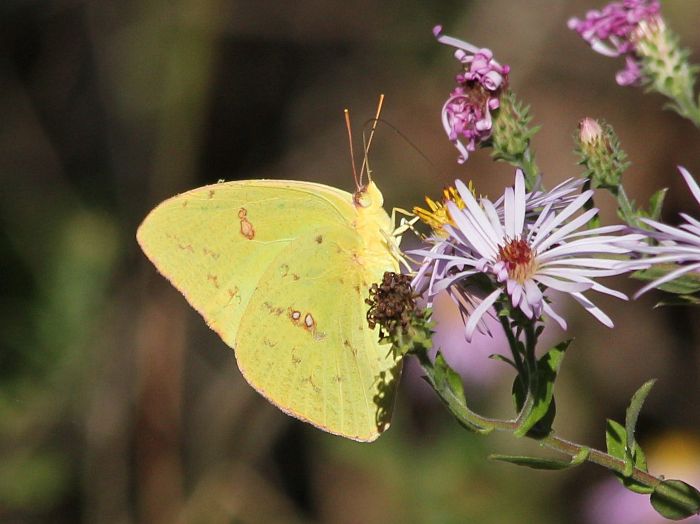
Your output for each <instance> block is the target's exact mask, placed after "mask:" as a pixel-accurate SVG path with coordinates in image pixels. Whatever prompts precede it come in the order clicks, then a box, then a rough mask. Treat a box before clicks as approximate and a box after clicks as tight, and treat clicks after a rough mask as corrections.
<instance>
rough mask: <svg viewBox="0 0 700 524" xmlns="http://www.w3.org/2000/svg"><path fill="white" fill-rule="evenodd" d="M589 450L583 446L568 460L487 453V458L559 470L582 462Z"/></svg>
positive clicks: (529, 466) (518, 464) (530, 466)
mask: <svg viewBox="0 0 700 524" xmlns="http://www.w3.org/2000/svg"><path fill="white" fill-rule="evenodd" d="M589 452H590V449H588V448H583V449H582V450H581V451H580V452H579V453H578V454H577V455H576V456H575V457H573V458H572V459H571V460H570V461H566V460H556V459H545V458H538V457H526V456H521V455H489V459H490V460H500V461H501V462H508V463H510V464H515V465H517V466H526V467H528V468H532V469H547V470H561V469H568V468H572V467H574V466H578V465H579V464H582V463H583V462H585V460H586V459H587V458H588V454H589Z"/></svg>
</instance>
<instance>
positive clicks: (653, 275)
mask: <svg viewBox="0 0 700 524" xmlns="http://www.w3.org/2000/svg"><path fill="white" fill-rule="evenodd" d="M676 269H678V266H676V265H674V264H657V265H655V266H653V267H650V268H649V269H644V270H640V271H635V272H634V273H632V277H633V278H636V279H638V280H645V281H652V280H656V279H658V278H661V277H663V276H664V275H666V274H668V273H670V272H671V271H674V270H676ZM659 289H661V290H663V291H667V292H669V293H675V294H678V295H691V294H693V293H697V292H698V291H700V275H698V274H697V273H686V274H685V275H683V276H681V277H679V278H676V279H675V280H672V281H671V282H666V283H665V284H662V285H660V286H659Z"/></svg>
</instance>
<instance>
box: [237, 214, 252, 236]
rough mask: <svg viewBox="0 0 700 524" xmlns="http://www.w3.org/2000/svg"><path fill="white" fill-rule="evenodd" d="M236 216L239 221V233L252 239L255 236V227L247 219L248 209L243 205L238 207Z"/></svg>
mask: <svg viewBox="0 0 700 524" xmlns="http://www.w3.org/2000/svg"><path fill="white" fill-rule="evenodd" d="M238 218H239V220H240V221H241V235H243V236H244V237H246V238H247V239H248V240H253V239H254V238H255V228H254V227H253V224H251V223H250V221H249V220H248V210H247V209H246V208H244V207H242V208H241V209H239V210H238Z"/></svg>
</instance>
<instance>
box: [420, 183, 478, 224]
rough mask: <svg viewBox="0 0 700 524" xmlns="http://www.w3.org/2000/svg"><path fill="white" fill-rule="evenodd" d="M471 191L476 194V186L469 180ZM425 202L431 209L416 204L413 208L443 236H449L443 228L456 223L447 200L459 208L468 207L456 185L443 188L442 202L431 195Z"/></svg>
mask: <svg viewBox="0 0 700 524" xmlns="http://www.w3.org/2000/svg"><path fill="white" fill-rule="evenodd" d="M469 191H471V192H472V194H474V186H473V184H472V182H471V181H470V182H469ZM425 202H426V204H428V208H429V209H423V208H422V207H418V206H416V207H414V208H413V212H414V213H415V214H416V216H417V217H418V218H420V219H421V220H422V221H423V222H425V223H426V224H428V225H429V226H430V227H431V228H432V229H433V231H434V232H435V233H436V234H437V235H439V236H441V237H446V236H447V233H446V232H445V230H444V229H443V226H444V225H446V224H450V225H452V226H454V225H455V223H454V221H453V220H452V217H451V216H450V213H449V211H448V210H447V202H453V203H454V204H455V205H456V206H457V207H458V208H459V209H464V208H465V207H467V206H466V204H465V203H464V200H462V197H460V196H459V193H458V192H457V190H456V189H455V188H454V187H447V188H445V189H444V190H443V192H442V201H441V202H435V201H434V200H433V199H431V198H430V197H425Z"/></svg>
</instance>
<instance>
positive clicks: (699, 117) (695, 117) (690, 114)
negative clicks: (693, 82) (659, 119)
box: [670, 92, 700, 128]
mask: <svg viewBox="0 0 700 524" xmlns="http://www.w3.org/2000/svg"><path fill="white" fill-rule="evenodd" d="M670 98H671V100H673V101H674V102H675V106H672V107H673V109H675V110H676V112H677V113H678V114H679V115H681V116H682V117H685V118H687V119H688V120H690V121H691V122H692V123H693V124H695V127H697V128H700V107H698V104H696V102H695V99H694V97H693V94H692V92H690V93H686V94H684V95H681V96H676V97H670Z"/></svg>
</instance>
